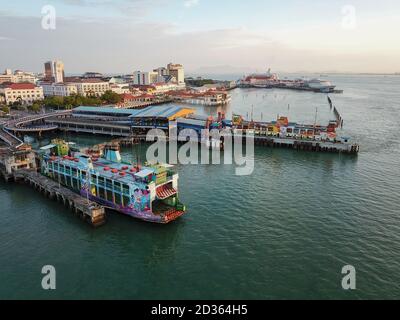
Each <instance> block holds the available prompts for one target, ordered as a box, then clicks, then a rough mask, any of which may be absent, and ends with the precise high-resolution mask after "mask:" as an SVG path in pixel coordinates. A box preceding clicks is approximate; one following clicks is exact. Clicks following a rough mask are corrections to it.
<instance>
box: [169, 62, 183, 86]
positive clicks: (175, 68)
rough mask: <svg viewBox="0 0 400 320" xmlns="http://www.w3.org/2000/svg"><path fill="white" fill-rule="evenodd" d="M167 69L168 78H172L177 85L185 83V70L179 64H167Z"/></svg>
mask: <svg viewBox="0 0 400 320" xmlns="http://www.w3.org/2000/svg"><path fill="white" fill-rule="evenodd" d="M167 69H168V74H169V75H170V76H173V77H174V78H175V79H176V81H177V82H178V84H184V83H185V69H184V68H183V66H182V65H181V64H173V63H170V64H168V66H167Z"/></svg>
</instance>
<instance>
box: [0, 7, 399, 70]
mask: <svg viewBox="0 0 400 320" xmlns="http://www.w3.org/2000/svg"><path fill="white" fill-rule="evenodd" d="M3 2H4V3H2V8H1V9H0V30H1V31H0V45H1V48H2V50H1V53H0V70H2V69H5V68H11V69H22V70H26V71H32V72H42V71H43V68H44V67H43V64H44V62H45V61H47V60H53V59H59V60H62V61H63V62H64V64H65V70H66V72H67V73H69V74H78V73H83V72H86V71H96V72H102V73H113V74H119V73H132V72H133V71H134V70H144V71H148V70H152V69H153V68H156V67H159V66H164V65H166V64H167V63H169V62H176V63H182V64H183V65H184V66H185V69H186V73H187V74H222V73H224V74H238V73H250V72H261V71H265V70H266V69H267V68H272V69H273V70H274V71H283V72H285V73H298V72H303V73H304V72H308V73H378V74H392V73H397V72H400V59H398V57H399V56H400V44H399V42H398V41H396V40H395V39H396V31H397V30H400V28H399V27H400V3H399V2H398V1H394V0H386V1H381V2H379V5H377V2H376V1H373V0H354V1H341V0H336V1H329V2H325V3H315V1H307V0H306V1H300V0H288V1H286V2H284V3H276V2H275V1H262V0H253V1H248V2H246V3H244V2H241V1H225V0H221V1H218V2H215V1H211V0H115V1H111V0H54V1H44V0H34V1H29V2H28V3H27V2H26V1H21V0H14V1H13V2H5V1H3ZM47 5H51V6H53V7H54V9H55V10H56V11H55V12H56V28H55V29H54V30H53V29H50V30H46V29H44V28H43V27H42V20H43V16H44V15H45V14H46V12H44V13H42V9H43V7H45V6H47ZM45 8H46V7H45Z"/></svg>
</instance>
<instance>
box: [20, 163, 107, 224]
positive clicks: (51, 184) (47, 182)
mask: <svg viewBox="0 0 400 320" xmlns="http://www.w3.org/2000/svg"><path fill="white" fill-rule="evenodd" d="M13 177H14V180H15V181H23V182H25V183H27V184H29V185H30V186H32V187H33V188H34V189H36V190H38V191H39V192H41V193H42V194H43V195H45V196H46V197H48V198H50V199H53V200H57V201H59V202H61V203H63V204H64V205H65V206H66V207H68V208H70V209H71V210H72V212H73V213H75V214H76V215H78V216H79V217H80V218H81V219H82V220H84V221H87V222H88V223H90V224H91V225H92V226H94V227H98V226H101V225H103V224H104V223H105V209H104V207H102V206H99V205H98V204H97V203H95V202H93V201H89V200H88V199H86V198H84V197H82V196H80V195H79V194H77V193H75V192H73V191H71V190H69V189H67V188H65V187H63V186H61V185H59V184H58V183H57V182H55V181H53V180H51V179H49V178H47V177H45V176H43V175H42V174H40V173H38V172H36V171H35V170H18V171H16V172H14V175H13Z"/></svg>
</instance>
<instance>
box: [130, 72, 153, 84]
mask: <svg viewBox="0 0 400 320" xmlns="http://www.w3.org/2000/svg"><path fill="white" fill-rule="evenodd" d="M157 82H158V73H157V72H154V71H152V72H142V71H135V72H134V73H133V83H134V84H135V85H141V86H143V85H146V86H147V85H150V84H153V83H157Z"/></svg>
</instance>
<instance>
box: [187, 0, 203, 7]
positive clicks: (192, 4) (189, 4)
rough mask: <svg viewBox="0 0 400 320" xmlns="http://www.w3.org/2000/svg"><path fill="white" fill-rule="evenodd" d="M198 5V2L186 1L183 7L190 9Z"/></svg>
mask: <svg viewBox="0 0 400 320" xmlns="http://www.w3.org/2000/svg"><path fill="white" fill-rule="evenodd" d="M199 3H200V0H186V1H185V2H184V3H183V5H184V6H185V7H186V8H191V7H195V6H197V5H198V4H199Z"/></svg>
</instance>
